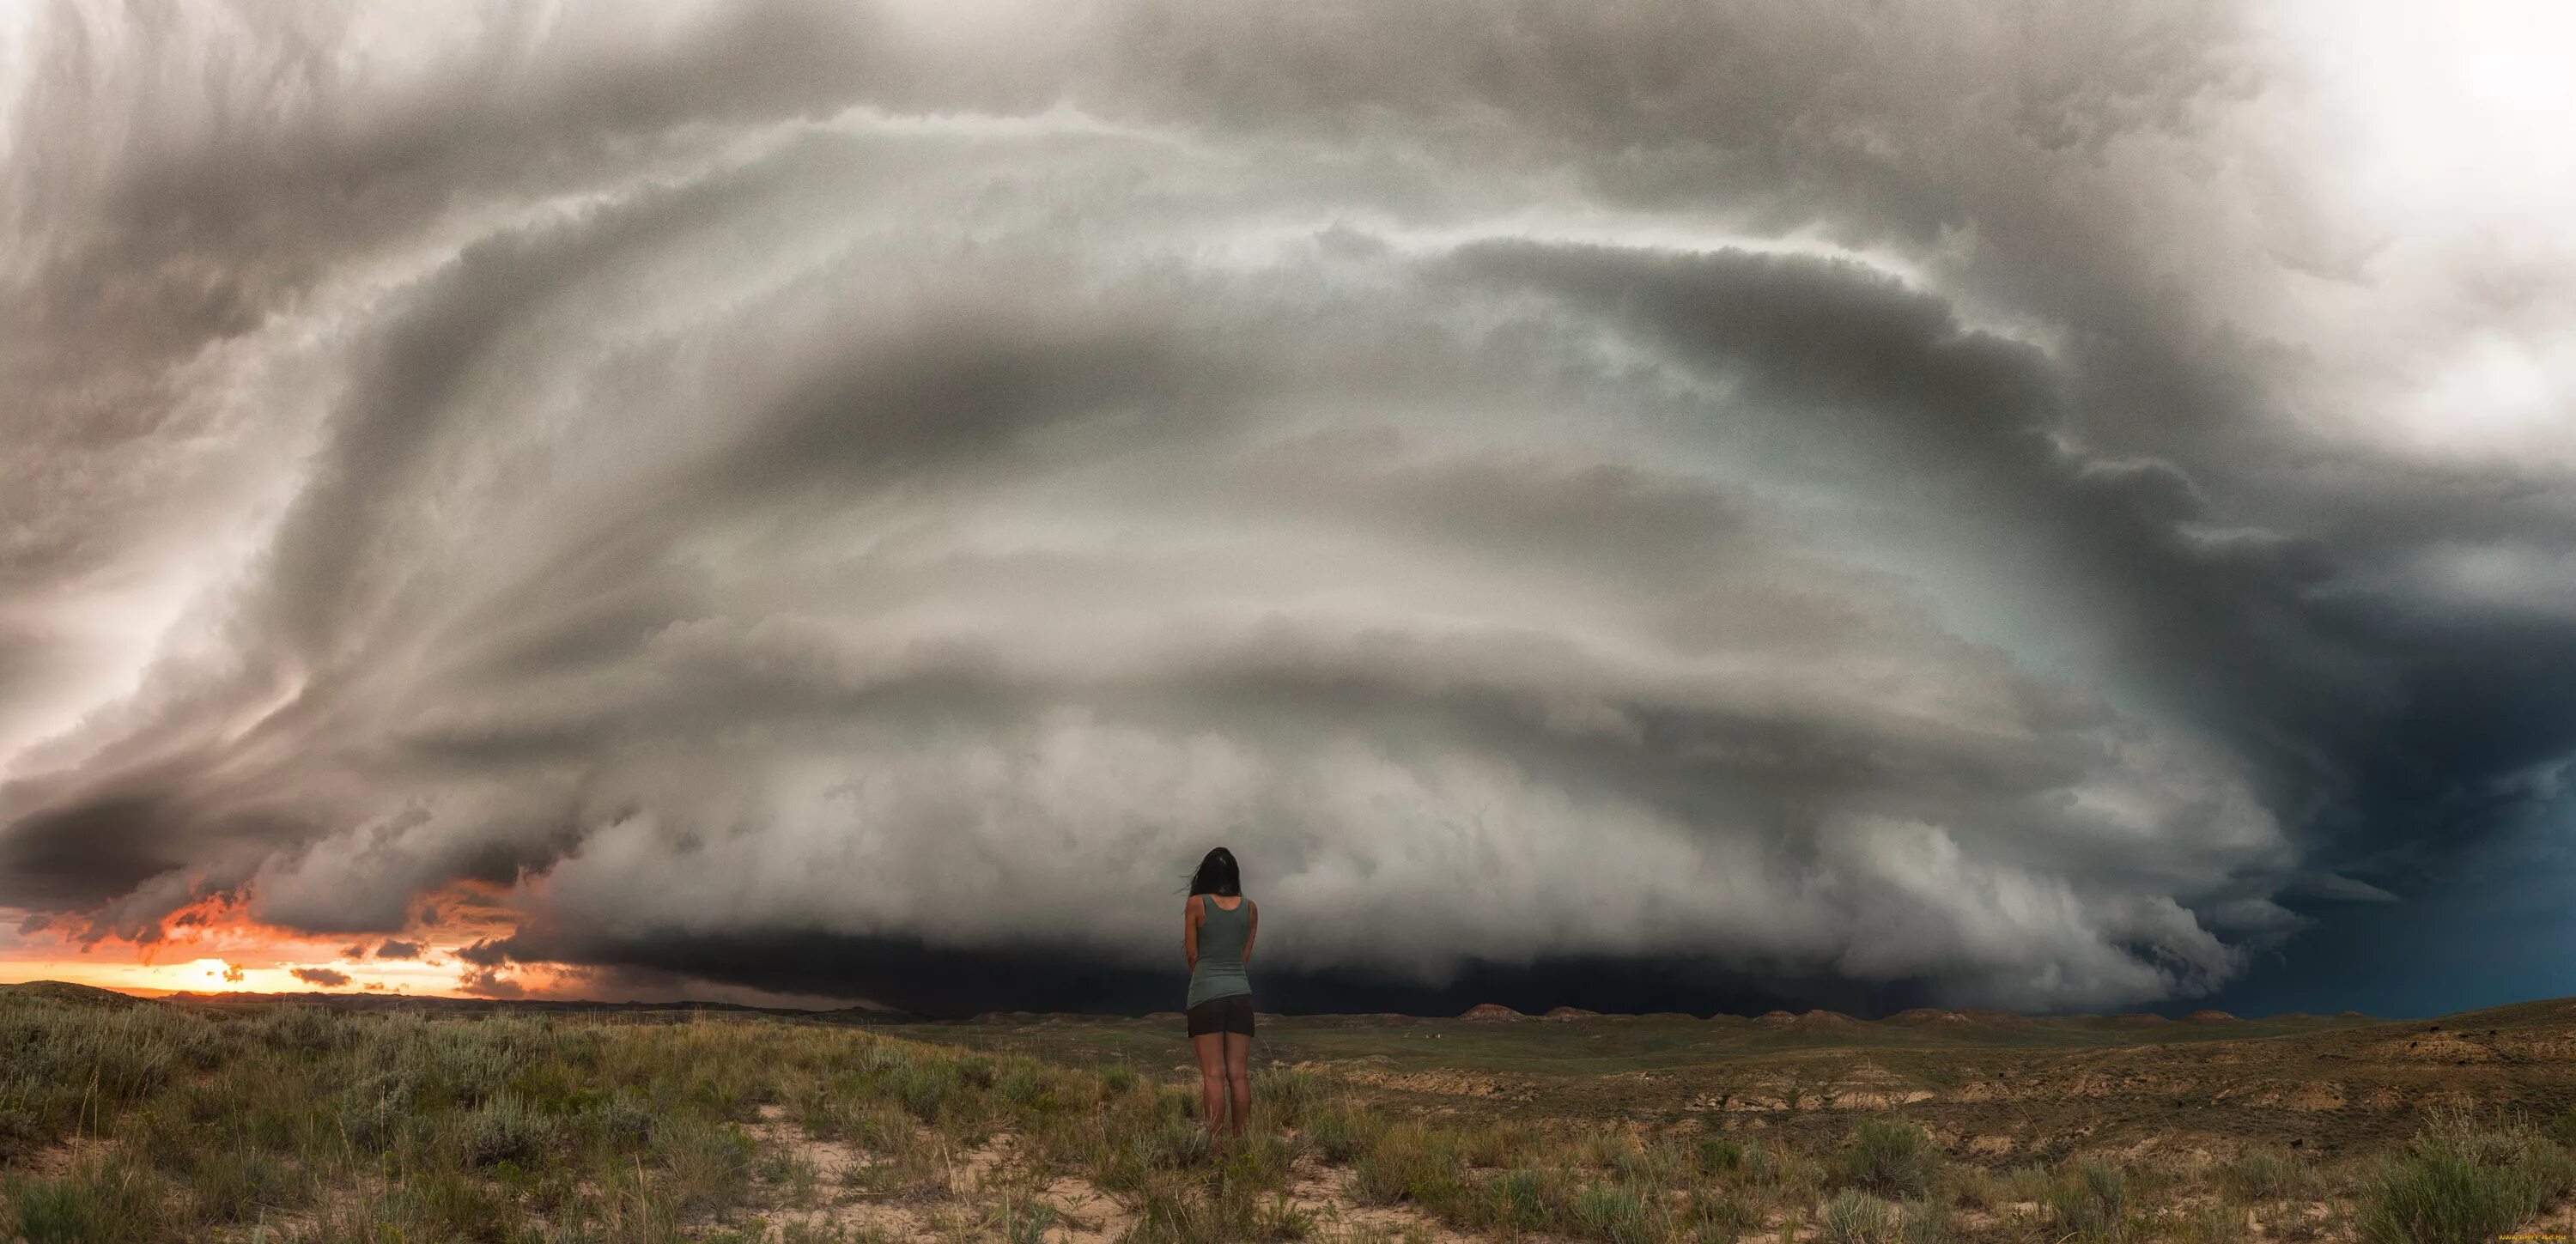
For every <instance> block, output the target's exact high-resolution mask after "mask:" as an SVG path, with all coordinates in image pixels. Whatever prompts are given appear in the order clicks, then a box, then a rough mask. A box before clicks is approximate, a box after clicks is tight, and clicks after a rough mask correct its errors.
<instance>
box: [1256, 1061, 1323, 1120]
mask: <svg viewBox="0 0 2576 1244" xmlns="http://www.w3.org/2000/svg"><path fill="white" fill-rule="evenodd" d="M1323 1100H1324V1086H1323V1082H1322V1081H1320V1080H1318V1079H1316V1078H1315V1077H1314V1076H1313V1075H1311V1074H1309V1073H1307V1072H1303V1071H1273V1072H1270V1073H1268V1074H1265V1075H1260V1076H1256V1077H1254V1078H1253V1081H1252V1106H1253V1110H1254V1113H1255V1115H1256V1117H1260V1118H1263V1119H1266V1120H1267V1121H1268V1125H1269V1126H1271V1127H1297V1126H1300V1125H1302V1124H1304V1123H1305V1121H1306V1117H1307V1115H1308V1114H1309V1113H1311V1112H1312V1111H1313V1110H1314V1109H1315V1108H1316V1107H1318V1106H1320V1105H1322V1104H1323Z"/></svg>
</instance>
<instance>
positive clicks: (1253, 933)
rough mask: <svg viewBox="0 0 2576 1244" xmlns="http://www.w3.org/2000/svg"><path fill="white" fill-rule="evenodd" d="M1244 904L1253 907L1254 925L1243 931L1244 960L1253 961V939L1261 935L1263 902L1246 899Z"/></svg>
mask: <svg viewBox="0 0 2576 1244" xmlns="http://www.w3.org/2000/svg"><path fill="white" fill-rule="evenodd" d="M1243 905H1244V906H1245V907H1248V908H1251V909H1252V927H1250V928H1247V929H1245V930H1244V931H1243V961H1244V962H1245V963H1250V962H1252V939H1254V938H1256V937H1259V936H1261V904H1259V903H1256V902H1253V901H1252V900H1251V899H1245V900H1243Z"/></svg>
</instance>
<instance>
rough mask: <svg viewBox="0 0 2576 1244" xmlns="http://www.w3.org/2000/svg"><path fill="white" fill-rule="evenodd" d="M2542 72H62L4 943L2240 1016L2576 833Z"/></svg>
mask: <svg viewBox="0 0 2576 1244" xmlns="http://www.w3.org/2000/svg"><path fill="white" fill-rule="evenodd" d="M2419 16H2420V15H2419ZM2486 16H2487V17H2488V18H2491V19H2492V20H2491V21H2489V22H2488V23H2487V24H2486V25H2476V24H2474V23H2472V24H2471V25H2464V26H2461V27H2459V28H2457V29H2452V28H2447V27H2446V28H2445V29H2446V31H2448V33H2447V34H2446V35H2445V36H2444V37H2445V38H2446V39H2449V40H2451V42H2448V43H2441V42H2440V41H2432V43H2439V44H2440V45H2439V47H2433V46H2432V43H2428V42H2427V41H2426V40H2425V39H2424V37H2423V36H2422V32H2420V31H2416V30H2414V29H2413V28H2412V27H2409V26H2408V25H2407V22H2408V21H2409V20H2414V19H2410V18H2409V17H2408V16H2407V15H2406V13H2405V12H2404V11H2403V10H2391V11H2389V12H2384V13H2361V14H2359V15H2358V16H2347V15H2346V14H2345V10H2343V9H2342V8H2341V7H2337V6H2317V7H2303V6H2297V5H2280V6H2268V7H2267V6H2247V5H2238V4H2211V5H2191V4H2173V3H2155V4H2140V5H2107V6H2106V5H2092V4H2083V5H2065V6H2057V5H2047V4H2033V5H2012V6H1995V5H1984V4H1923V5H1815V4H1808V3H1788V2H1780V3H1743V4H1726V5H1713V6H1711V5H1678V4H1675V5H1658V4H1637V5H1603V4H1590V3H1569V4H1562V5H1551V4H1501V5H1492V4H1466V3H1450V2H1447V0H1423V2H1419V3H1403V4H1382V3H1365V4H1363V3H1347V4H1346V3H1337V2H1336V3H1320V4H1301V5H1293V6H1274V7H1252V6H1234V5H1214V4H1196V3H1168V4H1157V3H1142V2H1140V3H1125V4H1120V3H1103V4H1086V5H1060V4H1052V3H1049V4H1028V5H1016V4H999V3H979V4H967V5H957V4H927V3H925V4H920V5H887V6H878V7H866V6H851V5H840V4H811V5H799V4H750V5H734V4H726V5H709V6H704V7H692V6H684V5H670V6H644V5H633V4H624V3H620V4H614V5H606V4H603V5H595V6H584V5H489V6H481V7H468V6H462V5H457V6H359V7H354V8H352V7H348V6H328V5H311V6H304V5H278V4H267V3H261V4H247V3H246V4H240V5H233V6H220V5H197V6H163V5H136V6H133V7H131V8H130V9H122V10H120V9H118V8H116V7H115V6H111V5H68V4H66V5H58V6H51V7H48V6H37V7H35V8H34V9H33V10H32V11H20V12H17V13H13V14H10V15H9V16H8V17H7V18H5V19H0V21H5V22H6V23H7V26H6V34H5V39H0V56H5V59H0V74H5V78H0V81H5V82H6V84H7V87H8V89H7V91H6V94H5V102H0V107H4V108H5V109H6V112H5V114H0V115H5V120H6V127H5V138H0V141H5V143H6V148H5V165H4V166H0V173H4V174H5V183H0V186H5V196H6V198H5V203H4V204H0V206H5V216H0V221H5V223H0V229H5V235H0V236H5V245H0V281H5V283H6V290H5V296H0V382H5V389H6V394H7V395H6V397H5V398H0V402H5V415H0V417H5V420H6V424H5V434H6V443H5V446H0V909H6V910H7V911H9V912H10V913H11V914H12V917H13V919H12V924H13V925H15V926H16V927H17V929H18V932H17V933H16V934H15V936H16V937H17V939H18V945H19V946H20V947H21V948H22V950H23V949H24V948H25V947H29V946H34V945H37V944H38V943H40V942H41V943H44V944H56V943H59V944H60V945H62V946H64V947H67V948H75V949H76V948H78V947H81V946H84V945H85V946H88V947H90V948H91V953H93V954H109V953H122V954H127V955H131V954H133V953H134V950H133V949H132V948H133V947H135V946H141V947H144V948H146V949H148V948H149V947H150V946H152V945H154V944H156V943H158V942H160V941H162V940H163V939H166V938H168V937H170V936H171V935H172V930H174V929H176V928H179V927H181V924H180V923H177V922H185V921H190V920H204V919H207V918H209V917H208V915H207V913H209V912H220V913H222V915H221V918H222V919H226V920H237V921H243V922H247V923H250V924H253V925H256V926H258V927H261V928H264V929H270V930H276V931H280V933H281V935H298V936H302V935H309V936H313V937H317V938H319V937H328V938H330V939H332V940H333V942H334V944H337V943H343V942H354V943H364V944H366V945H375V944H378V943H379V942H388V939H391V940H390V942H389V945H391V946H399V947H402V948H403V949H404V950H405V951H406V952H409V951H412V950H413V949H415V947H420V948H424V949H423V951H422V953H424V954H428V955H433V956H446V955H457V953H458V952H459V951H462V952H463V953H462V955H459V956H458V960H457V961H458V963H459V964H461V965H462V970H465V971H466V972H467V977H466V983H467V987H469V988H478V989H482V990H484V991H487V992H492V991H506V990H508V989H511V988H516V987H518V986H516V985H513V984H512V983H511V982H512V981H513V980H515V979H519V978H518V977H517V976H515V975H514V974H517V973H526V972H531V971H540V970H543V969H545V968H547V967H549V966H553V967H559V968H565V969H570V970H591V971H599V970H606V969H614V970H615V971H618V972H624V973H628V974H630V975H633V974H644V975H650V974H654V973H664V974H675V978H682V979H690V980H698V981H702V982H707V983H710V984H713V985H757V986H760V987H762V988H766V989H771V990H780V991H793V992H799V993H804V994H818V995H828V996H839V997H871V998H890V999H893V1000H896V1001H901V1002H905V1003H907V1004H915V1005H932V1006H935V1005H938V1004H939V1003H941V1001H942V1000H943V998H944V997H946V996H947V995H945V994H943V993H942V987H941V985H940V984H939V983H938V980H937V979H936V978H937V977H938V976H939V974H940V973H941V972H952V971H953V972H961V973H962V972H971V971H972V970H973V965H974V964H975V963H976V962H978V959H977V956H978V955H982V954H987V953H990V952H998V951H1006V950H1008V949H1010V948H1012V947H1020V946H1033V945H1034V946H1042V947H1045V948H1047V952H1048V953H1049V954H1050V955H1053V956H1056V957H1057V958H1058V959H1059V960H1060V961H1062V962H1065V963H1068V964H1076V965H1093V966H1096V967H1098V968H1099V969H1100V970H1102V971H1104V972H1116V971H1123V970H1127V969H1129V968H1132V967H1135V966H1138V965H1155V964H1160V963H1162V962H1163V961H1164V960H1168V959H1171V958H1173V953H1172V950H1171V947H1170V945H1169V943H1170V942H1171V941H1172V940H1173V936H1174V930H1173V928H1172V925H1173V923H1174V921H1173V918H1172V913H1171V908H1172V907H1173V906H1174V905H1175V904H1176V903H1177V886H1178V882H1179V878H1180V876H1181V874H1182V873H1183V872H1184V871H1185V870H1186V868H1187V867H1188V866H1189V864H1190V863H1192V862H1193V861H1194V860H1195V859H1196V858H1197V856H1198V855H1199V853H1201V852H1202V851H1204V850H1205V849H1206V848H1207V847H1209V846H1211V845H1215V844H1217V843H1220V842H1222V843H1225V844H1227V845H1230V846H1232V847H1233V848H1234V849H1235V851H1236V852H1237V853H1238V854H1239V855H1240V856H1241V857H1242V858H1243V859H1244V861H1245V865H1246V869H1247V877H1248V878H1249V879H1250V881H1251V888H1252V889H1253V892H1254V893H1256V894H1257V895H1258V896H1259V897H1261V898H1262V899H1263V901H1264V903H1265V909H1266V910H1268V911H1272V912H1275V913H1276V916H1275V923H1276V927H1275V929H1265V936H1264V939H1263V945H1264V949H1265V953H1266V956H1268V957H1270V958H1271V962H1272V966H1273V968H1274V970H1277V971H1280V972H1287V973H1307V974H1322V975H1327V976H1333V977H1335V978H1337V979H1368V980H1378V981H1388V982H1397V983H1406V982H1410V983H1413V984H1417V985H1420V986H1422V987H1424V988H1433V987H1437V986H1439V985H1441V984H1442V983H1443V982H1447V981H1450V980H1452V979H1454V978H1455V977H1456V976H1457V974H1459V973H1460V972H1462V971H1466V970H1469V968H1470V967H1471V966H1474V967H1475V970H1480V971H1490V970H1494V969H1495V968H1496V966H1497V965H1500V967H1501V968H1503V969H1509V968H1512V967H1513V966H1514V965H1538V964H1544V963H1549V962H1559V961H1569V960H1587V961H1601V962H1629V963H1684V962H1687V963H1697V964H1708V965H1713V966H1714V967H1716V968H1720V969H1724V970H1727V971H1734V972H1742V973H1748V974H1759V975H1762V976H1764V977H1765V978H1768V979H1812V980H1817V981H1838V982H1854V983H1860V984H1864V985H1874V986H1875V985H1885V986H1902V987H1905V988H1908V989H1913V990H1916V991H1918V992H1920V993H1922V994H1923V995H1925V996H1927V997H1932V998H1938V999H1941V1000H1944V1001H1950V1002H1960V1003H1980V1004H1995V1005H2006V1006H2016V1007H2092V1006H2114V1005H2131V1004H2144V1003H2154V1002H2159V1001H2163V1000H2168V999H2175V998H2183V997H2195V996H2201V995H2205V994H2209V993H2211V992H2213V991H2218V990H2221V989H2223V988H2225V987H2226V986H2228V985H2229V984H2230V983H2231V982H2234V981H2237V980H2240V979H2241V978H2242V977H2243V976H2244V974H2245V973H2246V972H2248V971H2249V970H2250V969H2251V967H2252V966H2253V965H2254V964H2255V963H2256V962H2257V961H2258V960H2261V959H2263V958H2265V957H2267V956H2270V957H2280V956H2287V958H2288V960H2289V961H2290V962H2294V963H2295V962H2297V961H2298V957H2299V956H2300V955H2301V954H2302V953H2303V946H2305V945H2308V944H2311V943H2314V942H2315V940H2316V939H2315V936H2314V935H2313V934H2303V932H2302V930H2303V928H2305V927H2306V926H2307V924H2308V922H2309V921H2310V920H2311V918H2312V917H2311V916H2310V915H2308V914H2304V913H2306V912H2309V911H2312V910H2315V909H2316V905H2317V904H2320V903H2334V902H2341V903H2346V904H2350V903H2371V904H2377V905H2379V907H2381V908H2384V909H2385V910H2387V911H2388V912H2389V913H2391V914H2390V916H2389V918H2392V919H2396V918H2402V917H2401V915H2400V914H2399V913H2402V912H2404V911H2405V910H2406V909H2407V907H2408V905H2409V899H2410V897H2411V896H2412V895H2414V894H2415V893H2416V887H2417V886H2418V885H2419V883H2423V882H2424V881H2425V879H2426V878H2435V877H2440V876H2442V875H2445V874H2444V870H2445V868H2446V867H2448V866H2449V863H2448V862H2450V861H2456V860H2460V859H2463V858H2467V856H2468V854H2469V853H2473V852H2475V851H2477V850H2479V849H2481V844H2487V843H2491V842H2493V841H2496V840H2498V839H2500V838H2506V837H2510V836H2511V835H2514V834H2516V833H2519V832H2522V831H2523V830H2524V829H2526V828H2527V827H2528V826H2530V825H2533V824H2537V823H2543V822H2546V821H2547V820H2548V818H2550V817H2551V816H2554V815H2558V814H2559V813H2560V809H2558V807H2557V804H2556V800H2557V799H2558V790H2559V785H2558V783H2559V775H2560V774H2561V773H2562V771H2563V768H2564V765H2565V762H2566V758H2567V757H2568V755H2569V754H2570V752H2571V750H2576V697H2572V696H2571V692H2576V590H2571V588H2570V587H2569V584H2570V583H2571V582H2576V579H2571V576H2570V571H2571V570H2576V566H2571V565H2570V562H2569V559H2568V554H2567V552H2566V550H2567V549H2569V548H2570V547H2576V544H2571V542H2576V448H2571V446H2576V437H2571V436H2570V435H2569V433H2570V431H2571V427H2570V421H2571V410H2570V406H2569V404H2568V395H2569V394H2570V393H2571V392H2576V385H2571V381H2576V329H2571V325H2576V250H2571V247H2570V246H2569V244H2568V243H2567V242H2566V241H2565V238H2566V236H2567V235H2566V234H2565V232H2564V230H2563V229H2553V228H2549V227H2546V226H2544V225H2543V223H2542V222H2545V221H2549V220H2554V219H2559V218H2561V213H2563V212H2565V211H2569V210H2576V194H2571V192H2570V187H2571V185H2576V177H2571V173H2576V162H2571V160H2570V158H2569V152H2570V151H2571V150H2576V148H2571V147H2570V146H2569V145H2567V144H2566V143H2565V142H2564V141H2563V140H2561V139H2558V138H2552V137H2547V136H2540V137H2534V136H2532V134H2531V131H2532V130H2534V129H2536V128H2546V127H2545V126H2541V125H2539V124H2537V123H2534V122H2528V121H2526V120H2517V118H2519V117H2524V116H2525V115H2526V114H2527V113H2528V112H2529V111H2530V110H2532V109H2540V108H2548V109H2553V110H2555V109H2560V108H2563V107H2564V106H2565V105H2566V104H2567V102H2568V101H2567V99H2566V98H2565V95H2566V92H2565V90H2564V89H2563V87H2562V86H2559V85H2551V84H2550V83H2551V82H2553V81H2554V78H2553V77H2552V75H2551V74H2550V72H2549V70H2548V67H2547V65H2546V64H2544V63H2543V61H2542V60H2540V59H2533V58H2536V57H2542V56H2543V55H2544V52H2543V49H2546V48H2548V47H2550V46H2553V45H2554V43H2553V40H2552V39H2551V38H2550V37H2548V36H2547V35H2546V33H2545V32H2536V31H2532V30H2525V29H2520V28H2518V27H2516V26H2515V25H2514V23H2515V22H2519V21H2523V20H2525V18H2526V17H2529V16H2531V15H2519V14H2515V13H2512V12H2509V11H2507V10H2502V9H2499V10H2497V11H2496V13H2494V14H2488V15H2486ZM2427 20H2429V19H2427ZM2535 20H2536V19H2535ZM2559 33H2560V34H2565V33H2568V32H2566V31H2564V30H2561V31H2560V32H2559ZM2469 43H2473V44H2474V46H2467V44H2469ZM2419 46H2421V47H2424V48H2427V49H2429V50H2424V51H2421V52H2419V51H2418V48H2419ZM2464 47H2465V49H2466V50H2463V48H2464ZM2437 54H2440V55H2450V56H2452V57H2453V59H2451V60H2445V61H2441V62H2439V64H2438V65H2435V66H2434V67H2432V68H2426V67H2425V66H2424V64H2421V63H2418V61H2419V58H2428V57H2433V56H2435V55H2437ZM2460 64H2469V65H2472V66H2473V68H2474V73H2475V75H2481V76H2478V77H2477V79H2476V81H2474V82H2471V83H2469V85H2468V86H2466V87H2463V86H2461V85H2460V83H2459V82H2457V81H2454V80H2453V79H2452V78H2450V77H2446V76H2444V75H2446V74H2450V73H2453V72H2455V71H2457V72H2468V71H2459V70H2458V69H2457V67H2458V65H2460ZM2392 101H2393V102H2392ZM2462 101H2466V102H2462ZM2442 108H2448V109H2449V110H2450V111H2447V112H2445V111H2440V109H2442ZM2551 115H2553V116H2556V117H2558V119H2559V120H2564V119H2565V118H2564V114H2563V113H2560V112H2553V113H2551ZM2428 118H2429V119H2428ZM2440 127H2449V128H2447V129H2443V128H2440ZM2437 136H2438V138H2439V139H2440V141H2435V138H2436V137H2437ZM2553 144H2554V145H2553ZM460 913H464V914H465V915H469V916H470V917H471V919H470V920H464V921H463V923H460V919H462V917H460ZM2303 937H2304V938H2305V940H2304V941H2303ZM818 945H819V946H826V947H829V946H840V947H844V948H847V949H848V953H846V954H843V955H840V956H839V957H837V958H836V957H835V956H834V955H833V954H830V953H819V954H818V953H816V952H814V951H813V950H812V948H813V947H815V946H818ZM709 946H721V947H728V948H731V949H730V950H728V951H726V952H725V953H724V954H721V955H709V954H701V953H698V952H697V951H693V950H692V949H691V948H693V947H697V948H704V947H709ZM764 947H772V948H775V953H774V954H772V953H767V952H764V951H763V949H762V948H764ZM120 948H122V949H120ZM889 948H894V949H889ZM903 948H909V949H908V950H906V949H903ZM906 954H912V955H917V956H918V958H917V959H916V960H915V961H914V962H915V963H916V965H917V964H919V963H932V962H936V963H941V964H948V965H951V966H949V967H943V968H940V969H938V970H936V971H932V970H929V969H924V968H919V967H918V966H915V967H911V968H907V967H906V966H905V960H904V956H905V955H906ZM384 957H396V956H390V955H388V956H384ZM309 971H310V972H311V975H308V976H304V979H306V980H308V981H324V982H327V981H330V980H331V979H332V978H334V977H337V978H339V980H341V981H343V982H345V981H346V980H347V979H348V978H347V976H346V974H345V973H344V972H341V971H334V970H332V969H329V968H320V967H317V968H313V969H309ZM598 979H607V978H605V977H602V978H598Z"/></svg>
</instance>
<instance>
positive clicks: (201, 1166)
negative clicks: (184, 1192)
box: [187, 1144, 290, 1222]
mask: <svg viewBox="0 0 2576 1244" xmlns="http://www.w3.org/2000/svg"><path fill="white" fill-rule="evenodd" d="M194 1157H195V1161H194V1162H193V1163H192V1164H191V1165H190V1167H189V1170H188V1173H187V1181H188V1196H189V1199H190V1200H191V1202H193V1203H194V1205H195V1206H196V1210H197V1215H198V1217H200V1218H205V1219H208V1220H210V1221H214V1222H249V1221H251V1220H252V1219H254V1218H257V1217H258V1216H259V1214H260V1211H261V1210H263V1209H275V1208H282V1207H284V1206H285V1205H287V1204H288V1202H289V1200H290V1195H289V1192H290V1177H289V1176H288V1174H287V1171H286V1168H285V1166H283V1165H282V1164H280V1163H279V1162H278V1160H277V1159H276V1158H274V1157H271V1156H270V1155H268V1154H266V1153H263V1152H261V1151H259V1150H257V1149H253V1148H251V1147H249V1146H246V1145H225V1144H216V1145H205V1146H202V1147H201V1148H200V1149H199V1150H198V1151H197V1152H196V1154H195V1155H194Z"/></svg>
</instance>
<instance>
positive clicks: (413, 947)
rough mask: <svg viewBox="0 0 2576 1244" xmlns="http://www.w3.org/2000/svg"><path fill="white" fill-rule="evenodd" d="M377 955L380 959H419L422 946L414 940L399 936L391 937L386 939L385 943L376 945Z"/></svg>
mask: <svg viewBox="0 0 2576 1244" xmlns="http://www.w3.org/2000/svg"><path fill="white" fill-rule="evenodd" d="M376 957H377V958H379V959H417V958H419V957H420V947H419V946H418V945H417V944H415V943H412V942H406V941H402V940H400V939H397V938H390V937H389V938H386V939H385V940H384V944H382V945H380V946H378V947H376Z"/></svg>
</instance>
